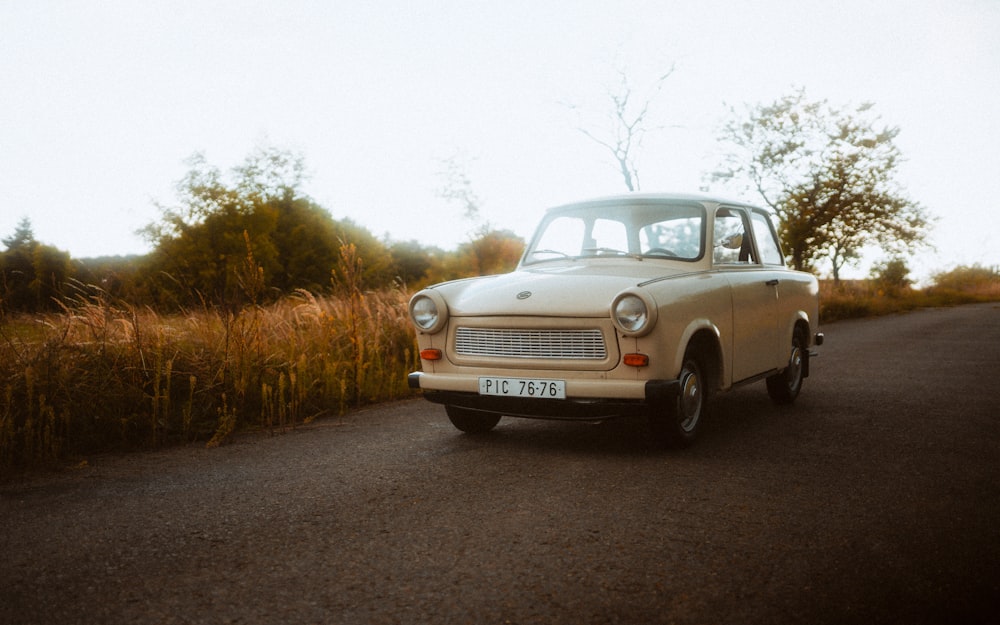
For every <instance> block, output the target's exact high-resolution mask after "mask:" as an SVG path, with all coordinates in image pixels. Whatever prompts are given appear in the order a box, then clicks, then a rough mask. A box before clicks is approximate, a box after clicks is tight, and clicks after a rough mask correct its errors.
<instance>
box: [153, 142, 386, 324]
mask: <svg viewBox="0 0 1000 625" xmlns="http://www.w3.org/2000/svg"><path fill="white" fill-rule="evenodd" d="M189 164H190V165H191V170H190V171H189V172H188V174H187V175H186V176H185V177H184V178H183V179H182V180H181V181H180V182H179V183H178V185H177V195H178V198H179V200H180V202H179V204H178V205H176V206H172V207H161V209H162V218H161V220H160V221H159V222H156V223H153V224H150V225H149V226H147V227H146V228H145V230H144V231H143V232H144V234H145V235H146V236H147V238H149V239H150V240H151V241H152V242H153V243H154V245H155V249H154V251H153V253H152V255H151V256H152V258H151V262H150V263H149V269H148V271H147V273H146V280H147V283H148V284H147V286H148V290H149V291H150V292H151V293H152V294H153V296H154V298H155V300H156V301H157V302H159V303H172V304H174V305H187V304H190V303H192V302H198V301H199V300H202V301H204V300H207V301H210V302H212V303H216V304H218V303H238V302H239V301H241V299H243V298H245V297H246V296H247V295H248V293H247V286H248V284H250V283H252V284H254V285H256V286H255V289H257V287H259V291H260V292H259V293H258V292H257V291H256V290H255V296H254V297H256V296H259V295H261V294H264V295H266V294H268V293H270V294H272V295H277V294H280V293H283V292H289V291H291V290H294V289H300V288H301V289H307V290H309V291H320V290H325V289H329V288H330V286H331V283H330V280H331V277H332V276H331V271H334V270H335V268H336V267H337V266H338V259H339V252H338V250H339V249H340V247H341V245H342V244H344V243H350V244H354V245H355V246H356V248H357V251H358V254H359V256H360V257H361V258H363V259H364V263H363V265H364V274H363V278H364V280H365V283H366V284H368V285H370V286H373V287H377V286H381V285H383V284H386V283H388V282H389V281H390V280H391V279H392V276H391V273H392V271H391V266H390V262H389V260H388V254H387V252H386V249H385V246H384V245H383V244H382V243H381V242H380V241H378V240H377V239H376V238H375V237H374V236H372V235H371V233H370V232H368V231H367V230H365V229H364V228H362V227H360V226H358V225H357V224H355V223H353V222H351V221H350V220H343V221H336V220H334V219H333V218H332V217H331V216H330V214H329V212H328V211H327V210H326V209H324V208H322V207H321V206H319V205H317V204H316V203H315V202H313V201H312V200H310V199H309V198H308V197H306V196H305V195H304V194H303V193H302V191H301V189H300V185H301V183H302V180H303V177H304V174H303V171H304V169H305V168H304V165H303V162H302V159H301V157H299V156H295V155H292V154H289V153H287V152H283V151H280V150H276V149H274V148H261V149H258V150H256V151H255V152H253V153H252V154H251V155H250V156H249V157H247V159H246V161H245V162H244V163H243V164H242V165H240V166H238V167H235V168H233V169H232V170H231V171H230V172H229V174H228V175H225V174H224V173H223V172H222V171H220V170H219V169H218V168H216V167H214V166H211V165H209V164H208V163H207V162H206V161H205V158H204V156H202V155H200V154H196V155H195V156H194V157H192V158H191V159H190V161H189ZM247 263H250V264H252V265H253V266H254V269H253V274H254V275H253V276H250V275H249V274H248V273H246V271H247ZM261 272H262V277H259V276H258V274H260V273H261ZM250 277H252V278H253V279H252V280H249V279H250ZM333 277H335V276H333ZM258 278H259V279H258ZM248 280H249V282H248ZM258 283H259V284H258Z"/></svg>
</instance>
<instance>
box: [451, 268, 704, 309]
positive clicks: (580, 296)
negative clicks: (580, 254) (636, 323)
mask: <svg viewBox="0 0 1000 625" xmlns="http://www.w3.org/2000/svg"><path fill="white" fill-rule="evenodd" d="M680 273H686V272H685V271H682V270H678V269H671V268H669V267H664V266H663V265H662V264H661V263H654V262H649V261H640V260H635V259H626V260H614V261H612V260H608V261H603V262H600V263H589V264H584V263H566V264H563V263H560V264H557V265H545V266H544V267H540V268H533V267H532V268H522V269H519V270H517V271H514V272H512V273H508V274H502V275H497V276H486V277H482V278H472V279H468V280H458V281H455V282H448V283H445V284H440V285H437V286H435V287H432V288H434V289H435V290H437V291H438V292H439V293H441V295H442V296H443V297H444V299H445V301H446V302H447V303H448V310H449V313H450V314H451V315H455V316H487V315H527V316H548V317H552V316H571V317H606V316H607V315H608V314H610V309H611V300H612V299H614V297H615V295H617V294H618V293H620V292H621V291H623V290H624V289H627V288H628V287H632V286H635V285H637V284H640V283H642V282H645V281H647V280H652V279H655V278H666V277H670V276H673V275H677V274H680Z"/></svg>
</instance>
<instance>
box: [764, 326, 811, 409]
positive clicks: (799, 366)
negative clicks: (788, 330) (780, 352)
mask: <svg viewBox="0 0 1000 625" xmlns="http://www.w3.org/2000/svg"><path fill="white" fill-rule="evenodd" d="M807 358H809V354H808V352H807V349H806V341H805V337H804V336H803V334H802V330H795V334H793V335H792V353H791V354H790V355H789V356H788V366H787V367H785V368H784V370H783V371H781V373H776V374H774V375H772V376H771V377H769V378H767V394H768V395H770V396H771V401H773V402H774V403H776V404H778V405H785V404H790V403H792V402H793V401H795V398H796V397H798V396H799V393H800V392H801V391H802V380H804V379H805V371H806V366H807V365H806V359H807Z"/></svg>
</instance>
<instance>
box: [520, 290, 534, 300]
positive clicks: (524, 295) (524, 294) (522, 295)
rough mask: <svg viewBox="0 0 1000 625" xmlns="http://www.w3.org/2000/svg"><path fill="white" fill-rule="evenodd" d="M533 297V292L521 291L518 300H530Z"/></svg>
mask: <svg viewBox="0 0 1000 625" xmlns="http://www.w3.org/2000/svg"><path fill="white" fill-rule="evenodd" d="M529 297H531V291H521V292H520V293H518V294H517V299H528V298H529Z"/></svg>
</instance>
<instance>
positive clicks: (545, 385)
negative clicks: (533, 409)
mask: <svg viewBox="0 0 1000 625" xmlns="http://www.w3.org/2000/svg"><path fill="white" fill-rule="evenodd" d="M479 394H480V395H496V396H498V397H536V398H540V399H566V381H565V380H539V379H535V378H479Z"/></svg>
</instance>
